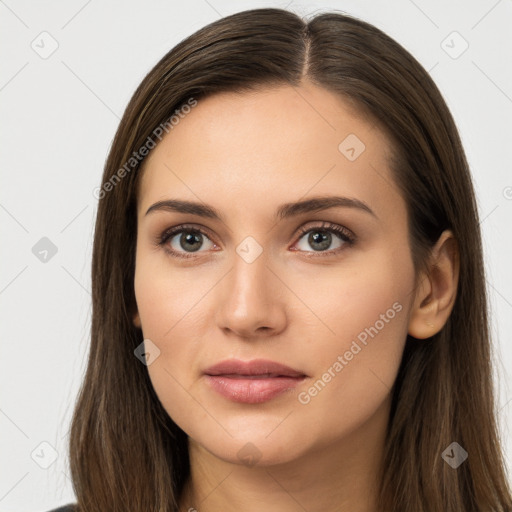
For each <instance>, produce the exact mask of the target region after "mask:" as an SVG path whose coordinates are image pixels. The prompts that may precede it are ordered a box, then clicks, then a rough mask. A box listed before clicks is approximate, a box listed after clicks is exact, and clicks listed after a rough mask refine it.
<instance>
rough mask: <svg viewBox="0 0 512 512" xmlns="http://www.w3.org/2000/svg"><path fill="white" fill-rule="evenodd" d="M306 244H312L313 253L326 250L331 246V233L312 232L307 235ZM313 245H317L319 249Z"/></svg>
mask: <svg viewBox="0 0 512 512" xmlns="http://www.w3.org/2000/svg"><path fill="white" fill-rule="evenodd" d="M308 242H309V243H310V244H312V246H313V249H314V250H315V251H320V250H323V249H327V248H328V247H329V245H331V233H329V232H326V231H314V232H312V233H311V234H310V235H309V240H308ZM314 244H319V245H320V246H319V247H315V246H314Z"/></svg>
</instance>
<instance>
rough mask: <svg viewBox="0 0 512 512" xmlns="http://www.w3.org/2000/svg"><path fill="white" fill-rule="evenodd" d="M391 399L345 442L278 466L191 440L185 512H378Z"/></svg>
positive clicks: (182, 507)
mask: <svg viewBox="0 0 512 512" xmlns="http://www.w3.org/2000/svg"><path fill="white" fill-rule="evenodd" d="M389 404H390V399H389V397H388V399H387V400H386V401H385V402H384V403H383V405H382V406H381V407H380V409H378V410H377V411H376V413H375V414H374V415H373V416H372V417H371V418H370V419H368V420H367V421H366V422H365V423H364V424H363V425H360V426H358V427H357V428H356V429H354V430H353V431H352V432H350V433H349V434H347V435H346V436H344V437H343V438H341V439H337V440H335V441H330V442H327V443H324V444H322V445H320V444H318V445H317V446H316V447H315V449H314V450H310V451H308V452H306V453H304V454H303V455H302V456H301V457H299V458H295V459H293V460H290V461H287V462H285V463H281V464H278V465H268V466H259V465H258V464H256V465H254V466H245V465H243V464H236V463H233V462H230V461H226V460H222V459H220V458H218V457H216V456H214V455H213V454H211V453H210V452H208V451H207V450H206V449H205V448H203V447H202V446H201V445H199V444H197V443H196V442H195V441H193V440H192V439H190V438H189V456H190V477H189V479H188V480H187V482H186V484H185V486H184V489H183V492H182V495H181V497H180V511H182V512H194V510H196V511H198V512H217V511H219V510H223V511H224V512H235V511H236V512H239V511H240V510H243V511H244V512H256V511H257V512H259V511H261V510H265V511H266V512H299V511H300V512H304V510H322V511H323V512H330V511H332V512H334V511H336V512H348V511H350V512H375V511H377V499H378V496H377V491H378V485H379V481H380V478H381V473H380V470H381V466H382V457H383V451H384V443H385V433H386V427H387V422H388V418H389Z"/></svg>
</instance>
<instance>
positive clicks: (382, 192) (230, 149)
mask: <svg viewBox="0 0 512 512" xmlns="http://www.w3.org/2000/svg"><path fill="white" fill-rule="evenodd" d="M390 152H391V146H390V143H389V141H388V139H387V137H386V136H385V134H384V132H382V131H381V130H380V129H379V128H378V127H377V126H376V125H375V124H374V123H373V122H372V120H371V119H368V118H365V116H363V115H362V114H361V113H359V112H358V111H357V110H356V109H355V107H354V105H353V104H352V103H350V102H349V101H348V100H346V99H342V98H341V97H340V96H339V95H336V94H334V93H331V92H329V91H327V90H326V89H323V88H320V87H317V86H314V85H311V84H303V85H302V86H300V87H292V86H279V87H274V88H269V89H262V90H258V91H255V92H244V93H220V94H216V95H214V96H210V97H208V98H205V99H201V100H199V101H198V104H197V106H195V107H193V108H192V109H191V110H190V112H189V113H188V114H184V115H183V116H182V118H181V119H180V121H179V122H178V123H177V124H176V125H175V126H174V127H173V129H172V130H171V131H170V133H169V134H167V135H166V136H165V137H164V138H163V139H162V141H161V142H160V143H159V144H158V145H157V146H156V148H155V149H153V150H152V151H151V153H150V154H149V155H148V157H147V158H146V161H145V165H144V171H143V175H142V178H141V183H140V189H139V192H140V194H139V205H138V206H139V213H141V212H142V211H144V212H145V211H146V210H147V208H148V207H149V206H150V205H151V204H153V203H154V202H156V201H159V200H162V199H166V198H169V197H179V198H182V199H188V200H194V201H198V200H201V201H204V202H206V203H208V204H212V205H215V207H216V208H217V209H219V210H221V211H224V210H228V209H229V210H233V212H234V211H235V210H238V213H240V212H247V211H248V210H251V211H252V212H253V214H254V213H257V212H258V210H262V212H263V211H264V210H265V211H268V208H269V207H271V205H272V204H275V205H278V204H281V203H283V202H291V201H296V200H298V199H299V198H302V197H303V196H306V197H307V196H308V195H315V196H316V195H328V194H334V193H336V194H338V193H339V194H340V195H341V194H342V195H345V196H349V197H357V198H359V199H361V200H363V201H365V202H366V203H369V204H370V205H375V209H379V206H381V207H385V206H386V202H389V200H390V199H391V200H400V196H399V192H398V190H397V188H396V186H395V185H394V182H393V178H392V176H391V172H390V169H389V167H388V156H389V155H390ZM372 209H373V206H372Z"/></svg>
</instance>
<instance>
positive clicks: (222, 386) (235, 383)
mask: <svg viewBox="0 0 512 512" xmlns="http://www.w3.org/2000/svg"><path fill="white" fill-rule="evenodd" d="M204 374H205V378H206V380H207V382H208V383H209V384H210V386H211V387H212V388H213V389H214V390H215V391H217V392H218V393H219V394H221V395H222V396H224V397H225V398H228V399H229V400H231V401H233V402H239V403H248V404H249V403H252V404H255V403H262V402H266V401H268V400H271V399H272V398H275V397H276V396H278V395H280V394H282V393H284V392H285V391H287V390H289V389H292V388H294V387H295V386H297V385H298V384H299V383H300V382H302V381H303V380H304V379H305V378H306V377H307V375H306V374H304V373H303V372H301V371H299V370H295V369H293V368H290V367H289V366H286V365H283V364H280V363H277V362H275V361H269V360H266V359H253V360H251V361H241V360H239V359H228V360H226V361H222V362H220V363H217V364H215V365H213V366H211V367H209V368H207V369H206V370H205V371H204Z"/></svg>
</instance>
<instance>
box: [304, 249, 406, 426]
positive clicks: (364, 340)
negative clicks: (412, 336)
mask: <svg viewBox="0 0 512 512" xmlns="http://www.w3.org/2000/svg"><path fill="white" fill-rule="evenodd" d="M405 254H407V253H405ZM413 276H414V273H413V268H412V263H411V262H409V260H406V259H405V258H404V254H403V253H402V255H401V259H399V258H397V255H396V254H392V253H391V252H390V253H389V256H386V255H384V257H383V254H382V253H381V254H380V257H379V258H378V259H376V260H375V261H373V262H371V264H370V262H368V265H365V266H364V267H360V268H359V269H357V270H356V269H354V270H353V271H350V272H346V273H345V274H344V275H343V276H338V278H336V277H334V276H333V277H332V280H331V284H330V285H328V283H327V282H325V283H324V288H323V289H324V290H328V292H326V293H324V294H322V295H320V294H317V295H315V297H316V306H317V309H316V311H318V312H322V315H321V319H322V321H323V323H324V324H325V325H327V326H329V329H330V330H331V331H333V332H330V333H329V334H327V335H326V336H324V342H323V344H322V349H321V350H319V349H318V345H317V346H316V350H315V351H314V355H312V357H314V358H315V359H316V362H315V363H314V364H313V363H312V366H313V367H314V368H315V370H316V373H315V376H314V378H313V379H311V381H310V383H309V385H308V386H307V387H305V388H304V389H301V390H300V391H301V392H302V395H299V396H298V400H299V402H300V403H301V404H303V406H304V407H305V410H306V411H308V410H309V412H310V413H311V414H314V415H321V416H322V417H325V424H324V427H325V428H326V429H327V430H331V431H332V433H333V435H335V434H336V433H339V431H340V429H342V430H345V429H346V430H347V431H348V430H351V429H354V428H357V427H358V426H360V425H361V424H362V423H363V422H364V421H365V420H367V419H368V418H369V417H371V415H372V414H374V413H375V411H376V410H377V409H378V408H379V406H380V405H381V404H382V403H383V401H384V400H385V399H386V397H387V395H388V394H389V393H390V392H391V388H392V386H393V383H394V381H395V379H396V375H397V372H398V368H399V366H400V361H401V358H402V353H403V348H404V345H405V340H406V337H407V326H408V310H409V301H410V287H411V285H412V283H413ZM333 283H335V284H334V285H333ZM317 284H321V283H317ZM325 286H328V288H325ZM310 299H311V300H313V294H311V295H310ZM319 316H320V315H319ZM325 332H328V331H327V330H326V329H325ZM312 352H313V351H312ZM327 411H328V416H325V413H326V412H327Z"/></svg>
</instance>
